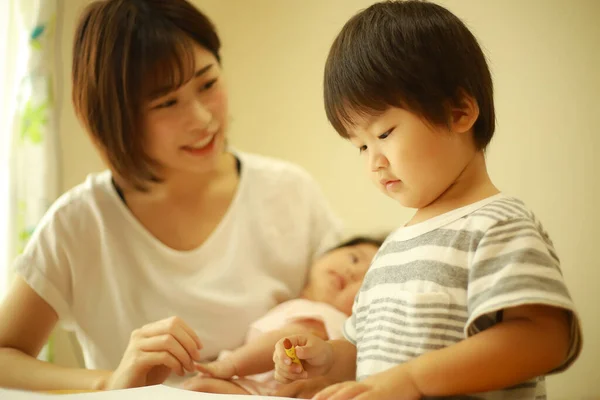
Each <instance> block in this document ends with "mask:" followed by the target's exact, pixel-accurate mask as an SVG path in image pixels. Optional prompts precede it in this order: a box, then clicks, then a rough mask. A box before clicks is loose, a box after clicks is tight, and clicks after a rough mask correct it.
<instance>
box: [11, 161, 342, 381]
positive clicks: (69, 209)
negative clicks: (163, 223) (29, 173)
mask: <svg viewBox="0 0 600 400" xmlns="http://www.w3.org/2000/svg"><path fill="white" fill-rule="evenodd" d="M237 156H238V157H239V158H240V160H241V176H240V183H239V187H238V189H237V192H236V194H235V197H234V199H233V202H232V204H231V206H230V208H229V210H228V211H227V213H226V214H225V216H224V217H223V219H222V221H221V222H220V224H219V225H218V226H217V227H216V228H215V230H214V231H213V233H212V234H211V236H210V237H209V238H208V239H207V240H206V241H205V242H204V244H202V245H201V246H200V247H199V248H197V249H194V250H191V251H176V250H174V249H172V248H169V247H167V246H166V245H164V244H163V243H162V242H160V241H159V240H157V239H156V238H155V237H154V236H152V235H151V234H150V233H149V232H148V231H147V230H146V229H145V228H144V227H143V225H142V224H141V223H140V222H139V221H138V220H137V219H136V218H135V217H134V216H133V215H132V214H131V212H130V211H129V209H128V208H127V206H126V205H125V204H124V203H123V202H122V201H121V199H120V198H119V196H118V194H117V192H116V190H115V188H114V186H113V185H112V182H111V174H110V172H108V171H107V172H104V173H100V174H93V175H90V176H89V177H88V178H87V180H86V181H85V182H84V183H82V184H81V185H79V186H77V187H75V188H74V189H72V190H70V191H69V192H67V193H66V194H64V195H63V196H62V197H61V198H60V199H58V200H57V201H56V203H55V204H54V205H53V206H52V207H51V209H50V210H49V211H48V213H47V214H46V215H45V217H44V218H43V220H42V221H41V223H40V224H39V226H38V227H37V230H36V232H35V233H34V235H33V237H32V238H31V240H30V242H29V244H28V246H27V248H26V249H25V251H24V253H23V254H22V255H21V256H20V257H19V258H18V259H17V260H16V262H15V270H16V273H17V274H19V275H21V276H22V277H24V279H25V280H26V281H27V283H28V284H29V285H30V286H31V287H32V288H33V289H34V290H35V291H36V292H37V293H38V294H39V295H40V296H41V297H42V298H43V299H44V300H45V301H47V302H48V303H49V304H50V305H51V306H52V307H53V308H54V310H56V312H57V313H58V315H59V317H60V320H61V323H62V324H63V326H64V327H65V328H66V329H69V330H74V331H75V333H76V335H77V338H78V339H79V341H80V343H81V346H82V349H83V354H84V359H85V363H86V366H87V367H88V368H93V369H115V368H116V367H117V366H118V364H119V362H120V360H121V357H122V355H123V353H124V351H125V349H126V347H127V344H128V341H129V337H130V334H131V332H132V331H133V330H134V329H136V328H139V327H141V326H143V325H144V324H148V323H150V322H153V321H157V320H160V319H163V318H167V317H170V316H174V315H176V316H179V317H181V318H182V319H183V320H184V321H186V322H187V323H188V324H189V325H190V326H191V327H192V328H193V329H194V330H195V331H196V332H197V334H198V335H199V337H200V339H201V340H202V342H203V345H204V349H203V350H202V352H201V354H202V357H203V359H212V358H215V357H216V356H217V355H218V353H219V352H220V351H221V350H224V349H234V348H236V347H238V346H240V345H242V344H243V342H244V338H245V335H246V332H247V331H248V328H249V326H250V324H251V323H252V322H253V321H255V320H257V319H258V318H260V317H261V316H263V315H264V314H265V313H266V312H267V311H268V310H269V309H271V308H272V307H273V306H275V305H276V304H278V303H280V302H282V301H285V300H288V299H291V298H294V297H297V296H298V294H299V293H300V290H301V289H302V287H303V286H304V283H305V278H306V275H307V270H308V267H309V265H310V264H311V262H312V260H313V259H314V258H315V257H316V256H317V255H318V254H319V253H320V252H323V251H324V250H326V249H327V248H329V247H330V246H333V245H335V244H336V243H337V241H338V240H339V238H340V223H339V220H338V219H337V218H336V217H335V216H334V215H333V213H332V212H331V210H330V208H329V206H328V204H327V202H326V200H325V198H324V196H323V194H322V193H321V191H320V189H319V188H318V186H317V185H316V183H315V182H314V181H313V179H312V178H311V177H310V176H309V175H308V174H307V173H306V172H305V171H303V170H302V169H300V168H299V167H297V166H294V165H292V164H289V163H286V162H283V161H277V160H273V159H269V158H265V157H261V156H257V155H250V154H244V153H241V154H237ZM198 223H202V221H198Z"/></svg>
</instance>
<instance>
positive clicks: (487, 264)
mask: <svg viewBox="0 0 600 400" xmlns="http://www.w3.org/2000/svg"><path fill="white" fill-rule="evenodd" d="M520 263H525V264H532V265H539V266H541V267H548V268H552V269H555V270H560V269H559V267H558V265H557V264H556V261H555V260H553V259H552V258H551V257H550V256H549V255H548V254H546V253H542V252H541V251H539V250H535V249H529V248H526V249H520V250H515V251H512V252H510V253H505V254H502V255H499V256H497V257H493V258H488V259H487V260H481V261H478V262H476V263H475V264H473V265H472V266H471V272H470V275H469V280H470V281H471V282H474V281H476V280H477V279H479V278H483V277H484V276H490V275H494V274H496V273H498V272H500V271H501V270H503V269H504V268H506V266H507V265H511V264H520ZM515 272H516V273H518V269H517V270H516V271H515Z"/></svg>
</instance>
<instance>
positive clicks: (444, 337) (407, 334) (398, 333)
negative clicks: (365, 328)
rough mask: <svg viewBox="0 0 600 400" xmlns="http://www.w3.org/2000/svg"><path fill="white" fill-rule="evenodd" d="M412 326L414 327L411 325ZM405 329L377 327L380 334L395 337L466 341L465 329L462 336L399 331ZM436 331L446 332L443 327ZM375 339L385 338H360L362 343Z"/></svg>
mask: <svg viewBox="0 0 600 400" xmlns="http://www.w3.org/2000/svg"><path fill="white" fill-rule="evenodd" d="M410 326H412V325H410ZM405 327H407V325H402V326H395V327H391V326H378V327H377V332H379V333H382V332H387V333H391V334H394V335H395V337H408V338H419V339H425V338H427V339H437V340H446V341H448V342H452V343H456V342H460V341H461V340H463V339H464V336H463V332H464V329H461V330H460V333H461V334H460V335H456V336H451V335H448V334H447V332H444V333H431V332H425V333H424V332H407V331H406V330H404V329H398V328H405ZM436 329H439V330H441V331H444V328H443V327H436ZM452 331H455V330H454V329H452ZM455 332H456V331H455ZM373 337H383V336H381V335H379V334H375V335H371V336H367V335H365V336H362V337H361V338H360V340H361V342H362V341H368V340H372V338H373ZM385 340H387V339H385ZM390 340H391V339H390Z"/></svg>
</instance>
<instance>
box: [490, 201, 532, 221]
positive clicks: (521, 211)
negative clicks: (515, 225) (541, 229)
mask: <svg viewBox="0 0 600 400" xmlns="http://www.w3.org/2000/svg"><path fill="white" fill-rule="evenodd" d="M492 204H494V205H495V206H498V207H504V208H505V209H506V210H510V211H511V212H512V213H513V214H515V216H519V217H526V218H531V211H529V210H528V209H527V207H526V206H525V205H524V204H518V203H515V202H510V201H495V202H494V203H492Z"/></svg>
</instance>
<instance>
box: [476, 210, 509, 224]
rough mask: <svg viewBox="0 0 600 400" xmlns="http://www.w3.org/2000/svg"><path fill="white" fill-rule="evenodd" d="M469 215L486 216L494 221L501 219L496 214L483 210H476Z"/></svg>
mask: <svg viewBox="0 0 600 400" xmlns="http://www.w3.org/2000/svg"><path fill="white" fill-rule="evenodd" d="M471 217H487V218H489V219H491V220H494V221H495V222H500V221H501V220H502V218H501V217H499V216H498V215H497V214H493V213H488V212H485V210H478V211H475V212H474V213H473V214H471Z"/></svg>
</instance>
